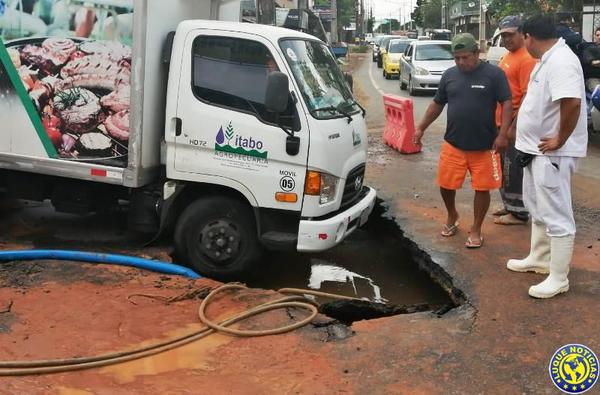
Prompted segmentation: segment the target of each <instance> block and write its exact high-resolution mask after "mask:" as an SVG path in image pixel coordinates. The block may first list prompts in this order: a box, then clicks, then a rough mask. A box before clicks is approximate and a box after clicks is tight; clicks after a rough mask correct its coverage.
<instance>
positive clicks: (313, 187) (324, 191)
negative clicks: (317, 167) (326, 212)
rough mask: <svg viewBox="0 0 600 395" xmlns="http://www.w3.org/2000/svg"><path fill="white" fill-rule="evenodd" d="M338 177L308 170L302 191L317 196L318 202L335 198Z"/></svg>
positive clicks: (326, 201)
mask: <svg viewBox="0 0 600 395" xmlns="http://www.w3.org/2000/svg"><path fill="white" fill-rule="evenodd" d="M338 181H339V178H337V177H336V176H332V175H331V174H326V173H319V172H318V171H312V170H309V171H307V172H306V182H305V184H304V193H305V194H307V195H312V196H319V203H320V204H325V203H329V202H332V201H333V200H335V193H336V191H337V185H338Z"/></svg>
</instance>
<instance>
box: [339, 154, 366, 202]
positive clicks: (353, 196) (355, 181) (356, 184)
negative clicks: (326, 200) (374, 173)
mask: <svg viewBox="0 0 600 395" xmlns="http://www.w3.org/2000/svg"><path fill="white" fill-rule="evenodd" d="M364 180H365V164H364V163H363V164H362V165H359V166H356V167H355V168H354V169H352V170H350V172H349V173H348V177H346V185H344V195H343V196H342V204H341V206H340V208H346V207H348V206H351V205H353V204H354V203H356V202H357V201H358V200H359V199H360V198H361V191H362V189H363V182H364Z"/></svg>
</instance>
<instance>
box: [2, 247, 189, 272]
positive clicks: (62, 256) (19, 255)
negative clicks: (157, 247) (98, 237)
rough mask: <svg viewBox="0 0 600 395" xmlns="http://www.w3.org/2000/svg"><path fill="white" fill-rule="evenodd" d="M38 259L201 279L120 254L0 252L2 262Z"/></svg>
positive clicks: (170, 265) (174, 267) (169, 265)
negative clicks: (134, 269) (125, 268)
mask: <svg viewBox="0 0 600 395" xmlns="http://www.w3.org/2000/svg"><path fill="white" fill-rule="evenodd" d="M36 259H56V260H63V261H80V262H91V263H107V264H111V265H121V266H132V267H137V268H140V269H146V270H151V271H153V272H159V273H165V274H177V275H180V276H185V277H189V278H193V279H196V278H201V276H200V275H199V274H198V273H196V272H194V271H193V270H191V269H189V268H187V267H183V266H180V265H176V264H173V263H168V262H161V261H153V260H151V259H144V258H137V257H133V256H127V255H119V254H103V253H98V252H85V251H70V250H13V251H0V262H1V261H4V262H6V261H31V260H36Z"/></svg>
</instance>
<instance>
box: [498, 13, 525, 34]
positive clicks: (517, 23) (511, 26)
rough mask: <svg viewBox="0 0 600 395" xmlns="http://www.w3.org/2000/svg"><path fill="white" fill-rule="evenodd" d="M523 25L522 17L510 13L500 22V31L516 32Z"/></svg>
mask: <svg viewBox="0 0 600 395" xmlns="http://www.w3.org/2000/svg"><path fill="white" fill-rule="evenodd" d="M522 26H523V23H522V22H521V19H519V17H518V16H514V15H510V16H507V17H505V18H504V19H502V21H501V22H500V26H498V27H499V28H500V33H515V32H518V31H519V29H520V28H521V27H522Z"/></svg>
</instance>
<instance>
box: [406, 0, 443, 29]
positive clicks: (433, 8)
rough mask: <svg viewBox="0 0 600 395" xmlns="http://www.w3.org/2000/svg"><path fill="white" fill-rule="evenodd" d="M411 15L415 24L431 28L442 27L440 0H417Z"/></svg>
mask: <svg viewBox="0 0 600 395" xmlns="http://www.w3.org/2000/svg"><path fill="white" fill-rule="evenodd" d="M411 17H412V20H413V21H414V22H415V24H416V25H417V26H421V27H425V28H431V29H438V28H440V27H442V0H417V6H416V8H415V10H414V11H413V13H412V14H411Z"/></svg>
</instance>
